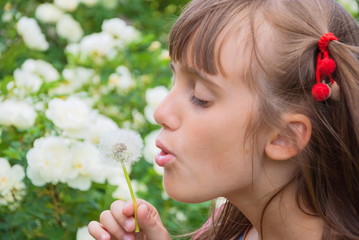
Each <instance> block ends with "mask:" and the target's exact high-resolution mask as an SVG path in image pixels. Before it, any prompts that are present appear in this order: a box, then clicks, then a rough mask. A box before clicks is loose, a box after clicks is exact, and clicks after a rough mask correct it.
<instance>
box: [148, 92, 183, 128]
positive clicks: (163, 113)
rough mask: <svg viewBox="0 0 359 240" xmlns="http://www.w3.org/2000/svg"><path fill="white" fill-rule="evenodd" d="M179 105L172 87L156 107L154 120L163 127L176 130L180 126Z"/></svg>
mask: <svg viewBox="0 0 359 240" xmlns="http://www.w3.org/2000/svg"><path fill="white" fill-rule="evenodd" d="M179 106H180V105H179V99H178V97H176V92H175V91H174V89H172V90H171V91H170V92H169V93H168V94H167V96H166V97H165V98H164V99H163V100H162V101H161V103H160V104H159V105H158V107H157V108H156V110H155V113H154V118H155V121H156V122H157V123H158V124H159V125H161V127H163V128H165V129H169V130H177V129H178V128H179V126H180V109H179Z"/></svg>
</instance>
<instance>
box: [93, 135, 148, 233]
mask: <svg viewBox="0 0 359 240" xmlns="http://www.w3.org/2000/svg"><path fill="white" fill-rule="evenodd" d="M99 148H100V151H101V152H102V154H103V157H104V159H105V160H106V161H107V162H109V163H110V164H115V165H117V164H121V166H122V170H123V173H124V175H125V178H126V182H127V185H128V188H129V190H130V194H131V198H132V202H133V205H134V217H135V222H136V229H135V232H139V231H140V229H139V225H138V221H137V203H136V197H135V194H134V192H133V188H132V185H131V181H130V177H129V175H128V172H127V169H126V166H125V163H134V162H136V161H137V160H138V159H139V158H140V156H141V150H142V148H143V142H142V139H141V137H140V136H139V135H138V134H137V133H136V132H134V131H132V130H126V129H118V130H116V131H112V132H109V133H106V134H104V135H102V136H101V138H100V143H99Z"/></svg>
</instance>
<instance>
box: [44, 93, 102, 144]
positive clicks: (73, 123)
mask: <svg viewBox="0 0 359 240" xmlns="http://www.w3.org/2000/svg"><path fill="white" fill-rule="evenodd" d="M45 114H46V117H47V118H48V119H50V120H51V121H52V122H53V123H54V124H55V125H56V126H57V127H58V128H61V129H63V130H64V131H65V133H66V134H68V135H69V136H73V137H80V138H82V137H83V135H84V134H86V131H87V130H88V129H89V128H90V126H91V123H92V121H93V119H94V117H96V113H95V112H94V111H93V110H92V109H91V108H90V107H89V105H87V104H86V103H85V102H84V101H83V100H81V99H79V98H77V97H69V98H67V99H65V100H63V99H60V98H55V99H52V100H51V101H50V102H49V106H48V109H47V111H46V112H45Z"/></svg>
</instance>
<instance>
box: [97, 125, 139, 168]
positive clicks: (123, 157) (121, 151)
mask: <svg viewBox="0 0 359 240" xmlns="http://www.w3.org/2000/svg"><path fill="white" fill-rule="evenodd" d="M99 148H100V151H101V153H102V155H103V157H104V160H106V161H107V162H109V163H115V164H118V163H134V162H136V161H137V160H138V159H139V158H140V157H141V155H142V154H141V152H142V148H143V142H142V139H141V137H140V135H139V134H137V133H136V132H134V131H132V130H128V129H118V130H115V131H111V132H108V133H105V134H104V135H102V136H101V137H100V143H99Z"/></svg>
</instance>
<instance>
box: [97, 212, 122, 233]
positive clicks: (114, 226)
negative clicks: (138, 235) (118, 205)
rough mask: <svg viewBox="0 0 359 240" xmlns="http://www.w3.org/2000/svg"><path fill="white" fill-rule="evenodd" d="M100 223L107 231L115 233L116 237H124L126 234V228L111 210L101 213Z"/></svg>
mask: <svg viewBox="0 0 359 240" xmlns="http://www.w3.org/2000/svg"><path fill="white" fill-rule="evenodd" d="M100 223H101V224H102V226H103V228H104V229H106V230H107V232H108V233H109V234H111V235H113V236H114V237H115V238H116V239H122V237H123V235H125V231H124V229H123V228H122V227H121V226H120V224H119V223H118V222H117V220H116V219H115V218H114V216H113V215H112V212H111V211H110V210H106V211H103V212H102V213H101V215H100Z"/></svg>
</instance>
